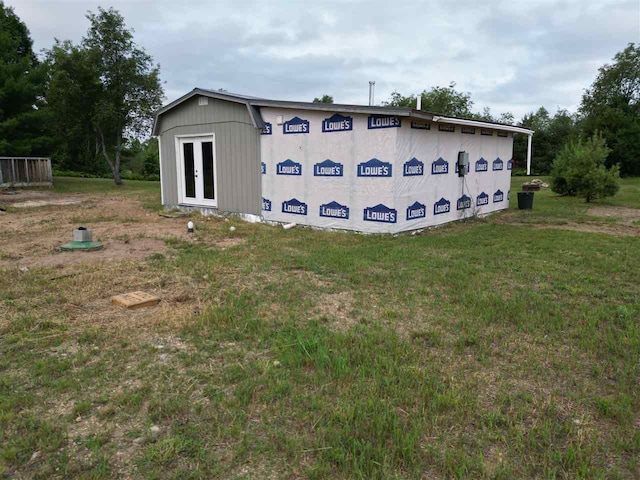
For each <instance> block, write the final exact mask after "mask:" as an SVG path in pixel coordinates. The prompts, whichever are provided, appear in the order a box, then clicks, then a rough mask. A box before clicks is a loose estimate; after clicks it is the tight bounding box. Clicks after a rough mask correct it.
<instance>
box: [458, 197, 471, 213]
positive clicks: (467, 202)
mask: <svg viewBox="0 0 640 480" xmlns="http://www.w3.org/2000/svg"><path fill="white" fill-rule="evenodd" d="M456 208H457V210H465V209H467V208H471V197H468V196H466V195H462V196H461V197H460V198H459V199H458V201H457V202H456Z"/></svg>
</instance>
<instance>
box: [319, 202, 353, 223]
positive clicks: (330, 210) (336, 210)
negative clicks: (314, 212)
mask: <svg viewBox="0 0 640 480" xmlns="http://www.w3.org/2000/svg"><path fill="white" fill-rule="evenodd" d="M320 216H321V217H330V218H344V219H348V218H349V207H347V206H346V205H340V204H339V203H338V202H335V201H334V202H329V203H325V204H324V205H320Z"/></svg>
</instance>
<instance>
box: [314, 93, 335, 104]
mask: <svg viewBox="0 0 640 480" xmlns="http://www.w3.org/2000/svg"><path fill="white" fill-rule="evenodd" d="M313 103H333V97H332V96H331V95H327V94H324V95H323V96H322V97H321V98H318V97H316V98H314V99H313Z"/></svg>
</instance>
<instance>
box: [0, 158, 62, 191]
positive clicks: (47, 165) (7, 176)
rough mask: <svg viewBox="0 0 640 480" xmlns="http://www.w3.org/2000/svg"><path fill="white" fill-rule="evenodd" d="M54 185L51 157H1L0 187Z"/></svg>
mask: <svg viewBox="0 0 640 480" xmlns="http://www.w3.org/2000/svg"><path fill="white" fill-rule="evenodd" d="M51 185H53V179H52V177H51V159H50V158H41V157H0V187H45V186H51Z"/></svg>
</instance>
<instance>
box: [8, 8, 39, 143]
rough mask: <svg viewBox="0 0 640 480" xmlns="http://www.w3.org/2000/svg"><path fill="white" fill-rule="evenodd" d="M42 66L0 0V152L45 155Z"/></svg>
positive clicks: (24, 30)
mask: <svg viewBox="0 0 640 480" xmlns="http://www.w3.org/2000/svg"><path fill="white" fill-rule="evenodd" d="M45 78H46V69H45V68H44V66H43V65H41V64H40V62H38V59H37V58H36V56H35V54H34V53H33V42H32V40H31V38H30V36H29V30H28V29H27V27H26V25H25V24H24V23H23V22H22V21H20V19H19V18H18V17H17V16H16V14H15V13H14V12H13V10H12V9H11V8H10V7H6V6H5V5H4V3H3V2H2V1H0V155H47V154H49V153H50V152H49V148H50V144H51V138H50V137H49V136H47V135H46V134H43V131H44V128H43V122H44V119H45V113H44V112H43V111H42V107H43V101H42V96H43V93H44V89H45Z"/></svg>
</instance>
